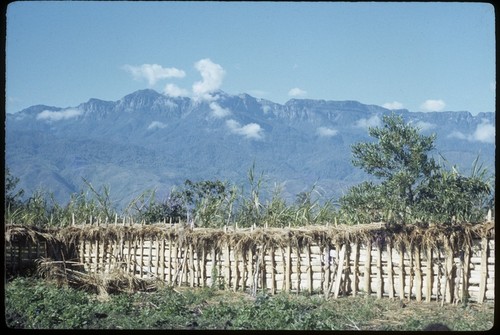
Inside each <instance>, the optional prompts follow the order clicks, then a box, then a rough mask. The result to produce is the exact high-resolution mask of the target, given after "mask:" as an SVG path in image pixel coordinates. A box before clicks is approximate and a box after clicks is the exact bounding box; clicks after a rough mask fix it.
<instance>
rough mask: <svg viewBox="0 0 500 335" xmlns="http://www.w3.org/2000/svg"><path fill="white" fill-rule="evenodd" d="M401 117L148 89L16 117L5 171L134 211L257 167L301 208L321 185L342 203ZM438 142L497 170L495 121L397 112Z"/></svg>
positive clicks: (61, 194) (463, 167) (9, 123)
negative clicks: (374, 145)
mask: <svg viewBox="0 0 500 335" xmlns="http://www.w3.org/2000/svg"><path fill="white" fill-rule="evenodd" d="M391 112H392V111H390V110H388V109H385V108H383V107H380V106H376V105H366V104H362V103H360V102H357V101H325V100H309V99H292V100H290V101H288V102H287V103H285V104H277V103H274V102H271V101H268V100H264V99H257V98H254V97H252V96H250V95H247V94H240V95H229V94H227V93H225V92H223V91H217V92H216V93H214V94H212V95H211V96H209V97H205V98H198V99H191V98H187V97H170V96H166V95H163V94H160V93H158V92H156V91H154V90H140V91H137V92H134V93H131V94H129V95H127V96H125V97H123V98H122V99H120V100H118V101H103V100H98V99H90V100H89V101H87V102H85V103H82V104H80V105H78V106H76V107H69V108H60V107H51V106H44V105H36V106H32V107H29V108H27V109H24V110H22V111H20V112H18V113H15V114H7V115H6V164H7V166H8V167H9V168H10V170H11V173H12V174H13V175H14V176H16V177H19V178H20V183H19V186H20V187H22V188H23V189H25V190H26V193H27V194H28V195H29V194H31V193H32V192H33V191H34V190H36V189H44V190H46V191H50V192H53V193H54V195H55V199H56V200H57V201H58V202H60V203H62V204H64V203H66V202H67V201H68V200H69V196H70V194H71V193H75V192H78V191H80V190H82V189H83V188H84V182H83V179H82V178H85V179H86V180H88V181H89V182H91V183H92V185H94V186H96V187H100V186H103V185H107V186H109V187H110V191H111V196H112V200H114V201H116V203H117V204H119V205H121V206H124V205H125V204H126V203H128V202H129V201H130V200H131V199H132V198H133V197H135V196H137V195H138V194H140V193H142V192H143V191H145V190H148V189H156V190H157V194H158V196H159V198H160V200H161V199H162V198H164V197H165V196H166V195H167V194H168V192H169V191H170V190H171V188H172V187H173V186H174V185H181V184H182V183H183V182H184V180H185V179H191V180H193V181H199V180H207V179H209V180H215V179H218V180H227V181H230V182H232V183H234V184H237V185H244V184H245V183H246V181H247V172H248V170H249V169H250V167H251V166H252V164H253V163H255V170H256V172H257V173H260V172H264V176H265V180H267V182H266V184H268V185H270V186H271V185H273V184H274V183H278V184H283V186H284V192H283V193H284V195H285V197H287V198H288V199H292V200H293V199H294V197H295V195H296V194H297V193H299V192H301V191H306V190H310V188H311V187H312V185H313V184H315V183H316V184H317V185H318V186H320V187H321V188H322V189H323V190H324V191H325V193H326V195H327V196H334V197H338V196H340V195H342V193H343V192H345V191H346V190H347V189H348V188H349V187H350V186H352V185H354V184H357V183H359V182H361V181H363V180H365V179H366V178H367V175H365V174H364V173H363V172H362V171H361V170H360V169H358V168H354V167H353V166H352V163H351V151H350V146H351V145H352V144H353V143H356V142H360V141H367V140H370V137H369V136H368V131H367V128H368V127H369V126H377V125H380V124H381V119H382V116H383V115H386V114H390V113H391ZM394 112H395V113H397V114H400V115H402V116H403V117H404V119H405V120H406V121H408V122H411V123H412V124H414V125H417V126H419V127H420V128H421V129H422V132H423V133H424V134H431V133H436V134H437V140H436V147H437V150H436V151H435V155H436V157H439V156H438V152H439V153H441V154H442V155H443V156H444V157H445V158H447V159H448V161H449V162H450V164H457V165H458V166H459V168H460V171H463V172H466V173H467V172H468V171H469V170H470V168H471V166H472V163H473V161H474V159H475V158H476V157H477V156H478V154H480V161H482V162H483V163H484V164H485V166H487V167H488V168H489V169H490V171H492V172H493V171H494V161H495V113H492V112H485V113H479V114H478V115H474V116H473V115H471V114H470V113H469V112H465V111H460V112H451V111H450V112H432V113H421V112H410V111H408V110H396V111H394Z"/></svg>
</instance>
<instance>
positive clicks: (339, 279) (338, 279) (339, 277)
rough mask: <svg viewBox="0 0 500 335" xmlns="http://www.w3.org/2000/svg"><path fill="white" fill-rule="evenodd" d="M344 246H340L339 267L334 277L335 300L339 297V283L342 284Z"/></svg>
mask: <svg viewBox="0 0 500 335" xmlns="http://www.w3.org/2000/svg"><path fill="white" fill-rule="evenodd" d="M345 251H346V244H343V245H342V248H341V249H340V254H339V266H338V268H337V274H336V276H335V286H334V291H333V297H334V298H335V299H337V297H338V296H339V290H340V283H341V282H342V272H343V271H344V262H345V261H346V260H345Z"/></svg>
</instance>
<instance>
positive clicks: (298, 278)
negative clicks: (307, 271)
mask: <svg viewBox="0 0 500 335" xmlns="http://www.w3.org/2000/svg"><path fill="white" fill-rule="evenodd" d="M300 282H301V272H300V249H299V247H297V294H299V293H300Z"/></svg>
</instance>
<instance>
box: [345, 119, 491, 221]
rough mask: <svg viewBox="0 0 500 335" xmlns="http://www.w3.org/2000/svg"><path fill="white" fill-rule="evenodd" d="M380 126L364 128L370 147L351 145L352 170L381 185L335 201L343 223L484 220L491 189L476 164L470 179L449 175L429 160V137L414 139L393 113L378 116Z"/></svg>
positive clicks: (414, 134) (414, 132) (412, 129)
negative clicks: (338, 202) (364, 172)
mask: <svg viewBox="0 0 500 335" xmlns="http://www.w3.org/2000/svg"><path fill="white" fill-rule="evenodd" d="M383 122H384V124H383V126H382V127H377V128H370V129H369V134H370V135H371V136H372V137H373V138H374V139H375V140H376V141H375V142H370V143H357V144H355V145H353V146H352V153H353V156H354V160H353V164H354V166H357V167H361V168H362V169H363V170H365V171H366V172H367V173H369V174H371V175H373V176H374V177H376V178H379V179H380V180H381V182H380V183H379V184H374V183H373V182H364V183H362V184H360V185H357V186H355V187H352V188H351V189H350V190H349V191H348V192H347V194H346V195H344V196H343V197H342V198H341V199H340V204H341V208H340V214H341V216H342V218H343V220H344V221H345V222H348V223H354V222H357V223H369V222H375V221H381V220H382V221H386V222H389V223H396V224H407V223H410V224H412V223H431V222H432V223H440V224H449V223H453V222H456V221H467V222H479V221H482V219H484V215H485V209H484V206H485V204H486V200H487V198H488V196H489V194H490V193H491V187H490V185H489V183H488V180H487V179H488V178H487V176H486V171H485V170H482V169H481V167H479V168H477V160H476V162H475V163H474V168H473V174H472V175H471V176H470V177H465V176H463V175H460V174H459V173H458V172H457V171H456V169H455V168H454V169H453V170H452V171H449V170H447V169H445V167H444V166H439V165H438V164H437V163H436V162H435V160H434V159H433V158H432V157H431V155H430V152H431V151H432V150H433V149H434V148H435V146H434V141H435V136H434V135H431V136H424V135H420V134H419V129H418V128H416V127H413V126H412V125H410V124H405V123H404V122H403V118H402V117H401V116H398V115H395V114H392V115H386V116H384V118H383Z"/></svg>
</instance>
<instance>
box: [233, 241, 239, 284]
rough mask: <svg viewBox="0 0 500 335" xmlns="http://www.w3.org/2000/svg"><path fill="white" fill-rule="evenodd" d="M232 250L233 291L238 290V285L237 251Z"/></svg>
mask: <svg viewBox="0 0 500 335" xmlns="http://www.w3.org/2000/svg"><path fill="white" fill-rule="evenodd" d="M233 252H234V287H233V289H234V292H236V291H238V288H239V285H240V269H239V252H237V251H236V250H234V251H233Z"/></svg>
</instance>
